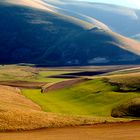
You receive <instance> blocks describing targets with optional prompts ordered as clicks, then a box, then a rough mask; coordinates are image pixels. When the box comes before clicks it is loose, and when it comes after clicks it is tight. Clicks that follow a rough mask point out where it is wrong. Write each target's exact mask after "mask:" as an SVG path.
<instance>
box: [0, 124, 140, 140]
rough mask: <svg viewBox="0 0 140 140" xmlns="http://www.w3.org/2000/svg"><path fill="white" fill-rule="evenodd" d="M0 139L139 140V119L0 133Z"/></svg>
mask: <svg viewBox="0 0 140 140" xmlns="http://www.w3.org/2000/svg"><path fill="white" fill-rule="evenodd" d="M0 140H140V121H139V122H137V121H135V122H129V123H116V124H99V125H94V126H83V127H75V128H52V129H42V130H36V131H28V132H19V133H18V132H8V133H0Z"/></svg>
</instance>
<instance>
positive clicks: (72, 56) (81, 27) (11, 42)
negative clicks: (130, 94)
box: [0, 0, 140, 66]
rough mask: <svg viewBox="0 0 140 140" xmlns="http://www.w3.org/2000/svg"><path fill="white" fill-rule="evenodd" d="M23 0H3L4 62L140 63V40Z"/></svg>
mask: <svg viewBox="0 0 140 140" xmlns="http://www.w3.org/2000/svg"><path fill="white" fill-rule="evenodd" d="M13 1H15V2H17V1H16V0H13ZM22 1H23V3H20V4H15V3H12V4H9V3H7V2H0V17H1V22H0V31H1V34H0V52H1V55H0V63H4V64H5V63H34V64H45V65H51V66H57V65H93V64H128V63H131V64H132V63H139V60H140V57H139V55H140V44H139V43H138V42H135V41H133V40H130V39H128V38H125V37H123V36H120V35H118V34H116V33H113V32H112V31H110V30H105V29H101V28H99V27H96V25H95V26H93V25H91V24H89V23H87V22H85V21H81V20H79V19H75V18H71V17H69V16H65V15H61V14H56V13H55V12H54V11H53V9H51V10H52V11H51V10H50V9H49V10H48V9H45V10H44V9H43V8H40V6H39V8H38V6H37V7H36V6H33V5H32V6H27V5H28V3H26V5H25V3H24V2H25V1H24V0H22ZM30 1H31V2H35V1H37V0H30ZM112 56H113V57H112Z"/></svg>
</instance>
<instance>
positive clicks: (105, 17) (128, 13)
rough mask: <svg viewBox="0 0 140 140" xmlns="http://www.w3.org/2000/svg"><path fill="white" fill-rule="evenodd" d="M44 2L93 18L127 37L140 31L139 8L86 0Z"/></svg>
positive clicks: (45, 0)
mask: <svg viewBox="0 0 140 140" xmlns="http://www.w3.org/2000/svg"><path fill="white" fill-rule="evenodd" d="M44 2H46V3H49V4H51V5H54V6H57V7H60V8H62V9H67V10H70V11H75V12H77V13H81V14H83V15H86V16H88V17H91V18H95V19H97V20H99V21H100V22H102V23H104V24H105V25H107V26H108V27H109V28H111V29H112V30H113V31H115V32H117V33H120V34H122V35H125V36H127V37H132V36H134V35H136V34H139V33H140V28H139V26H140V10H136V9H131V8H127V7H123V6H116V5H111V4H102V3H92V2H86V1H84V2H83V1H72V0H69V1H67V0H44ZM83 9H84V10H83Z"/></svg>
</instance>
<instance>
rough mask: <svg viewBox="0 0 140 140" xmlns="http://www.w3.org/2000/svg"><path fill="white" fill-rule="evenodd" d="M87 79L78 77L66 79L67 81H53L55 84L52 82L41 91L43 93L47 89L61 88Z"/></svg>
mask: <svg viewBox="0 0 140 140" xmlns="http://www.w3.org/2000/svg"><path fill="white" fill-rule="evenodd" d="M87 80H88V79H83V78H78V79H72V80H68V81H62V82H59V83H55V84H52V85H50V86H48V87H46V88H44V89H43V92H44V93H45V92H48V91H53V90H59V89H63V88H66V87H70V86H72V85H75V84H78V83H81V82H84V81H87Z"/></svg>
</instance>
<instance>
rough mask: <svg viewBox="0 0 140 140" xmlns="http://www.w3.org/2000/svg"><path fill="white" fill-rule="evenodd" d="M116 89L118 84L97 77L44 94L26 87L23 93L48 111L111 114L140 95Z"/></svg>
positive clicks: (73, 113)
mask: <svg viewBox="0 0 140 140" xmlns="http://www.w3.org/2000/svg"><path fill="white" fill-rule="evenodd" d="M116 89H117V87H116V86H111V85H110V84H108V83H105V82H103V81H102V80H101V79H96V80H91V81H88V82H84V83H81V84H78V85H75V86H72V87H70V88H65V89H63V90H57V91H53V92H48V93H44V94H43V93H41V92H40V90H36V89H24V90H22V93H23V95H24V96H26V97H27V98H29V99H31V100H32V101H34V102H35V103H37V104H39V105H40V106H41V107H42V109H43V110H44V111H46V112H55V113H62V114H72V115H88V116H110V114H111V110H112V108H114V107H116V106H118V105H120V104H122V103H123V102H125V101H127V100H129V99H133V98H136V97H140V93H139V92H128V93H127V92H125V93H121V92H115V91H116Z"/></svg>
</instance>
